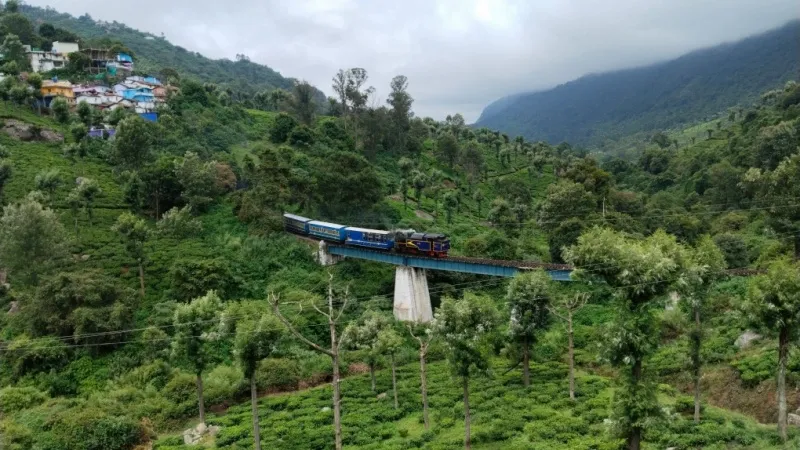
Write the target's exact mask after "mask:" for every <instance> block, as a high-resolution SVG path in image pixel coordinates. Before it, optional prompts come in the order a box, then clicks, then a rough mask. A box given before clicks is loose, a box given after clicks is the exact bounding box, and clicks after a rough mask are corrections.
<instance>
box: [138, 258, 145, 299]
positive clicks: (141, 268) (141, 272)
mask: <svg viewBox="0 0 800 450" xmlns="http://www.w3.org/2000/svg"><path fill="white" fill-rule="evenodd" d="M139 292H140V293H141V294H142V298H144V264H142V260H141V259H139Z"/></svg>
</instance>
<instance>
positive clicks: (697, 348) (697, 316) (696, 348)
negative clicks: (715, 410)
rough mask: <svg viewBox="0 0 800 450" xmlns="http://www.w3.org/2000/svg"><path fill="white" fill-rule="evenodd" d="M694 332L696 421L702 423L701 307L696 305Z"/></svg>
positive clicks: (693, 355)
mask: <svg viewBox="0 0 800 450" xmlns="http://www.w3.org/2000/svg"><path fill="white" fill-rule="evenodd" d="M694 332H695V336H694V337H693V338H692V346H693V347H694V348H693V349H692V360H693V361H692V363H693V365H694V367H693V372H694V373H693V376H694V423H696V424H698V423H700V308H699V307H697V306H695V307H694Z"/></svg>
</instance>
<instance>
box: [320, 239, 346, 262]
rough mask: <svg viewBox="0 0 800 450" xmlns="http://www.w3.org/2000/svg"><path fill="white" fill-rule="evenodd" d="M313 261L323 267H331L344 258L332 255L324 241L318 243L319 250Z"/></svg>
mask: <svg viewBox="0 0 800 450" xmlns="http://www.w3.org/2000/svg"><path fill="white" fill-rule="evenodd" d="M315 259H316V260H317V262H319V263H320V264H321V265H323V266H332V265H334V264H336V263H338V262H339V261H341V260H343V259H344V256H340V255H332V254H331V253H330V252H329V251H328V243H327V242H325V241H319V250H317V254H316V258H315Z"/></svg>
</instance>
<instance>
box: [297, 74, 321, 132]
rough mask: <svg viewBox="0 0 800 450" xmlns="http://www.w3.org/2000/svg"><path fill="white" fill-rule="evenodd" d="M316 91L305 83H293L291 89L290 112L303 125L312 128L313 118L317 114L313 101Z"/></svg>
mask: <svg viewBox="0 0 800 450" xmlns="http://www.w3.org/2000/svg"><path fill="white" fill-rule="evenodd" d="M315 93H316V90H315V89H314V86H311V85H310V84H308V82H307V81H299V82H297V83H295V85H294V89H292V97H291V107H292V112H293V113H294V115H295V116H296V117H297V120H299V121H300V123H302V124H303V125H307V126H314V117H315V116H316V113H317V104H316V101H315V100H314V94H315Z"/></svg>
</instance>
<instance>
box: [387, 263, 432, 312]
mask: <svg viewBox="0 0 800 450" xmlns="http://www.w3.org/2000/svg"><path fill="white" fill-rule="evenodd" d="M394 317H395V319H397V320H400V321H403V322H419V323H427V322H430V321H431V320H432V319H433V309H432V308H431V295H430V293H429V292H428V278H427V276H426V275H425V269H418V268H416V267H409V266H397V268H396V269H395V276H394Z"/></svg>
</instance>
